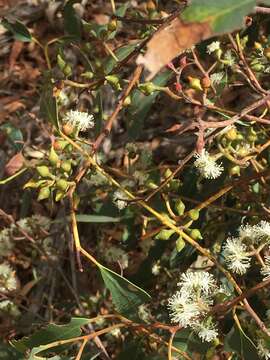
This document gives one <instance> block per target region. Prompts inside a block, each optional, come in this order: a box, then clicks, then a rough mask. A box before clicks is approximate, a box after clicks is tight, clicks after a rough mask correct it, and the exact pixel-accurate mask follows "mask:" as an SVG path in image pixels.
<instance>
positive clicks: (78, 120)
mask: <svg viewBox="0 0 270 360" xmlns="http://www.w3.org/2000/svg"><path fill="white" fill-rule="evenodd" d="M63 121H64V122H65V123H67V124H70V125H71V126H73V127H77V128H78V130H79V131H85V130H87V129H91V128H92V127H93V126H94V117H93V115H89V114H88V113H87V112H81V111H78V110H70V111H68V112H67V113H66V115H65V116H64V118H63Z"/></svg>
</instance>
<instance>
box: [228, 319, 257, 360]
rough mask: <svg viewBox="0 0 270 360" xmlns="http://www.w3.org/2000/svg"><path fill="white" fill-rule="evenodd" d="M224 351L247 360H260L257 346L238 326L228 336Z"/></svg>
mask: <svg viewBox="0 0 270 360" xmlns="http://www.w3.org/2000/svg"><path fill="white" fill-rule="evenodd" d="M224 349H225V351H230V352H232V351H233V352H236V353H237V354H238V355H240V356H241V357H242V358H243V359H245V360H259V356H258V353H257V349H256V345H255V344H254V343H253V342H252V340H251V339H250V338H249V337H248V336H247V335H246V334H245V333H244V332H243V331H242V330H240V329H239V328H238V327H237V326H236V325H235V326H234V327H233V328H232V329H231V331H230V332H229V333H228V334H227V335H226V337H225V341H224Z"/></svg>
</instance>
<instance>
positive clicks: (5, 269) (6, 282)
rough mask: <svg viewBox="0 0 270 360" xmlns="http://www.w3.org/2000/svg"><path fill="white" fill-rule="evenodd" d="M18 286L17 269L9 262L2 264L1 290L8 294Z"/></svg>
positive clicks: (0, 265)
mask: <svg viewBox="0 0 270 360" xmlns="http://www.w3.org/2000/svg"><path fill="white" fill-rule="evenodd" d="M17 286H18V282H17V279H16V275H15V271H14V270H12V269H11V267H10V266H9V264H7V263H3V264H0V292H2V293H4V294H6V293H8V292H10V291H14V290H16V289H17Z"/></svg>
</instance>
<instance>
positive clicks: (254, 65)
mask: <svg viewBox="0 0 270 360" xmlns="http://www.w3.org/2000/svg"><path fill="white" fill-rule="evenodd" d="M250 67H251V69H252V70H254V71H256V72H262V71H263V70H264V65H263V64H261V63H260V62H258V60H257V59H254V60H252V61H251V63H250Z"/></svg>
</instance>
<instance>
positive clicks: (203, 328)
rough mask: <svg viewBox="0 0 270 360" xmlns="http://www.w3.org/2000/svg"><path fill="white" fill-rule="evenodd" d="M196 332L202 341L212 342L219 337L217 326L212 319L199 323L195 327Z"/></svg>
mask: <svg viewBox="0 0 270 360" xmlns="http://www.w3.org/2000/svg"><path fill="white" fill-rule="evenodd" d="M194 331H195V332H196V333H197V335H198V336H199V338H200V339H201V340H202V341H206V342H210V341H212V340H214V339H216V338H217V337H218V331H217V328H216V325H215V324H214V323H213V322H212V320H211V319H206V320H205V321H202V322H198V323H197V324H196V325H195V326H194Z"/></svg>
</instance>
